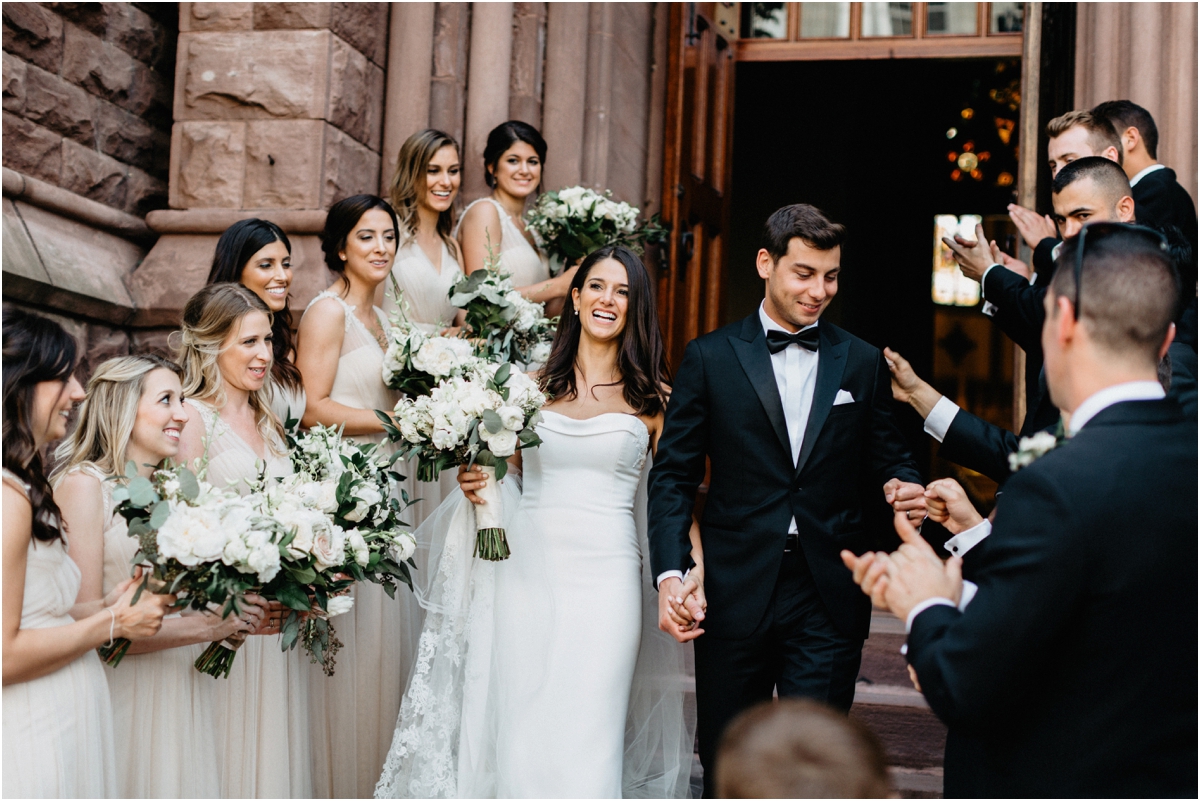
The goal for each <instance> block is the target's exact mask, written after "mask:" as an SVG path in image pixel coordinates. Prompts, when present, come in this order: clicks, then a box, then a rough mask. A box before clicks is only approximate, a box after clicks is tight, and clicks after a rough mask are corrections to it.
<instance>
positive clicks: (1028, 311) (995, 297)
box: [983, 267, 1046, 353]
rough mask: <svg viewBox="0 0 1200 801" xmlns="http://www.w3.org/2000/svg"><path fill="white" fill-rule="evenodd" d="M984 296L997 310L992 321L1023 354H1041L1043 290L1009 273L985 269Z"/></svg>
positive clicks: (1044, 313) (1000, 269)
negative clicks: (1033, 352) (1032, 352)
mask: <svg viewBox="0 0 1200 801" xmlns="http://www.w3.org/2000/svg"><path fill="white" fill-rule="evenodd" d="M983 296H984V297H985V298H987V300H988V302H989V303H991V304H993V305H994V306H995V307H996V313H995V315H994V316H993V317H992V319H993V320H995V321H996V325H998V326H1000V330H1001V331H1003V332H1004V333H1005V334H1007V335H1008V338H1009V339H1011V340H1012V341H1013V342H1016V343H1017V344H1018V345H1020V346H1021V348H1022V349H1023V350H1025V351H1026V352H1029V351H1036V352H1039V353H1040V352H1041V348H1042V323H1044V322H1045V321H1046V310H1045V308H1044V307H1043V306H1042V300H1043V298H1045V297H1046V289H1045V287H1039V286H1032V285H1031V284H1030V283H1029V282H1028V281H1027V280H1025V279H1024V278H1022V277H1021V276H1019V275H1017V274H1016V273H1014V272H1013V271H1012V270H1007V269H1004V268H1003V267H996V268H993V269H991V270H988V274H987V278H986V279H985V281H984V286H983Z"/></svg>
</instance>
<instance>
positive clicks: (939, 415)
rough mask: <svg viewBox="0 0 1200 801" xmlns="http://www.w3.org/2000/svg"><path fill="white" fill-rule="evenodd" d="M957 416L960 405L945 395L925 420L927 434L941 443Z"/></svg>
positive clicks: (939, 399)
mask: <svg viewBox="0 0 1200 801" xmlns="http://www.w3.org/2000/svg"><path fill="white" fill-rule="evenodd" d="M957 414H958V404H957V403H955V402H954V401H952V400H950V399H949V398H947V397H946V396H945V395H943V396H942V397H940V398H938V402H937V403H935V404H934V405H933V409H932V410H931V411H930V412H929V416H928V417H926V418H925V433H926V434H928V435H929V436H931V437H933V438H934V439H936V440H937V441H938V442H941V441H942V440H944V439H945V438H946V432H947V431H949V430H950V424H951V423H953V422H954V417H955V415H957Z"/></svg>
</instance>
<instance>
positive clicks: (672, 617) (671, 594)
mask: <svg viewBox="0 0 1200 801" xmlns="http://www.w3.org/2000/svg"><path fill="white" fill-rule="evenodd" d="M689 588H690V590H689ZM707 606H708V604H707V602H706V601H705V600H704V589H703V585H702V584H701V583H700V582H699V581H698V580H693V579H692V577H691V576H690V575H689V576H688V583H687V584H685V583H684V582H682V581H680V580H679V579H678V578H676V577H675V576H669V577H667V578H665V579H663V580H662V582H661V583H660V584H659V585H658V627H659V628H660V629H662V630H663V631H665V632H666V633H667V634H670V635H671V636H672V637H674V638H675V639H676V640H677V641H679V642H681V643H682V642H687V641H689V640H694V639H696V638H697V637H699V636H700V635H701V634H703V633H704V629H702V628H700V627H699V623H700V621H701V620H703V619H704V610H705V608H707Z"/></svg>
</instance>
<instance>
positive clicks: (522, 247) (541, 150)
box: [458, 120, 578, 317]
mask: <svg viewBox="0 0 1200 801" xmlns="http://www.w3.org/2000/svg"><path fill="white" fill-rule="evenodd" d="M545 162H546V140H545V139H543V138H542V135H541V134H540V133H538V131H537V129H536V128H534V127H533V126H532V125H529V124H528V123H524V122H521V121H520V120H509V121H508V122H506V123H503V124H501V125H498V126H496V127H495V128H493V129H492V132H491V133H489V134H488V139H487V147H485V148H484V151H483V166H484V169H485V170H486V171H487V174H486V175H485V176H484V177H485V178H486V179H487V185H488V186H490V187H491V188H492V194H491V195H490V196H488V197H486V198H481V199H480V200H476V201H475V202H474V203H472V204H471V205H469V206H467V208H466V210H465V211H464V212H463V217H462V222H461V223H459V230H458V241H459V242H461V243H462V251H463V267H464V269H465V270H466V272H467V274H468V275H470V274H471V273H473V272H475V271H476V270H480V269H483V265H484V261H485V259H487V255H488V242H489V241H490V242H491V246H492V249H493V251H495V252H496V253H497V254H498V255H499V257H500V271H501V272H505V273H508V274H509V275H511V276H512V281H513V285H514V286H515V287H517V289H519V290H520V291H521V293H522V294H523V295H525V297H527V298H529V299H530V300H536V301H537V302H539V303H545V304H546V315H547V316H548V317H554V316H556V315H558V314H561V313H562V309H563V302H564V298H566V296H567V293H568V291H569V289H570V286H571V279H572V278H573V277H574V276H575V270H577V269H578V266H573V267H571V268H569V269H566V270H563V272H562V273H561V274H559V275H558V276H556V277H554V278H551V277H550V262H549V260H548V259H547V258H546V256H545V255H544V254H543V253H542V252H541V251H539V250H538V249H537V247H536V245H534V241H533V235H532V234H531V233H529V232H528V231H526V230H525V220H524V215H525V201H526V200H527V199H528V198H529V197H530V196H531V195H532V194H533V193H534V192H536V191H537V190H538V187H539V186H540V185H541V182H542V165H543V164H544V163H545Z"/></svg>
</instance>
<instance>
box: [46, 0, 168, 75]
mask: <svg viewBox="0 0 1200 801" xmlns="http://www.w3.org/2000/svg"><path fill="white" fill-rule="evenodd" d="M53 8H54V10H55V11H57V12H58V13H59V14H60V15H61V16H62V17H63V18H64V19H67V20H69V21H71V22H73V23H75V24H76V25H78V26H79V27H81V28H83V29H84V30H87V31H90V32H91V33H94V34H95V35H96V36H98V37H100V38H101V39H103V40H104V41H106V42H108V43H110V44H113V45H116V46H117V47H119V48H121V49H122V50H124V51H125V52H126V53H128V54H129V55H131V56H133V57H134V58H135V59H137V60H138V61H141V62H143V63H144V64H149V65H151V66H159V60H160V59H161V58H162V57H163V55H164V51H165V50H166V49H167V32H166V30H165V29H164V28H163V26H162V25H161V24H159V23H158V22H157V21H156V20H154V18H152V17H151V16H150V15H149V14H147V13H146V12H145V11H142V10H141V9H140V8H138V7H137V6H135V5H134V4H133V3H54V4H53Z"/></svg>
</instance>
